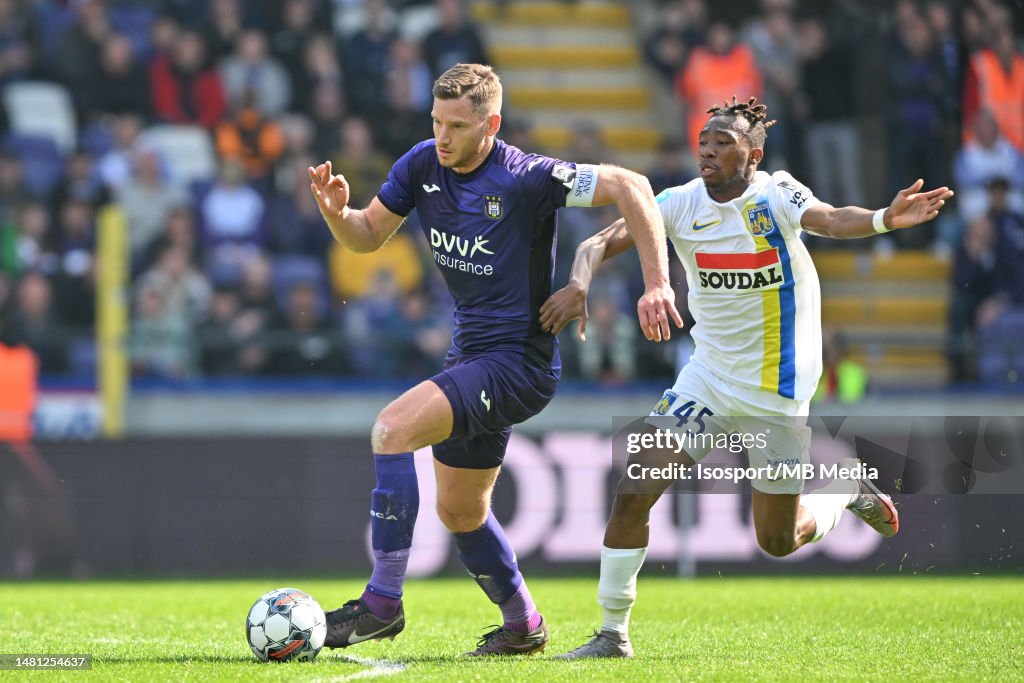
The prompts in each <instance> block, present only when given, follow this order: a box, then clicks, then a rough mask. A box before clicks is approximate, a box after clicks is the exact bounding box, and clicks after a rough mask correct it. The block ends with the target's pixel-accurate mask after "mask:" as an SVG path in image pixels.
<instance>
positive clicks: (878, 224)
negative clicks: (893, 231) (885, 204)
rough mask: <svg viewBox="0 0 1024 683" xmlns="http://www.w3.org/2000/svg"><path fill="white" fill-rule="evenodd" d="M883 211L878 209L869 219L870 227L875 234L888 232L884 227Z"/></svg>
mask: <svg viewBox="0 0 1024 683" xmlns="http://www.w3.org/2000/svg"><path fill="white" fill-rule="evenodd" d="M884 218H885V209H879V210H878V211H875V215H874V216H872V217H871V227H872V228H874V229H875V232H877V233H879V234H881V233H883V232H889V228H887V227H885V220H884Z"/></svg>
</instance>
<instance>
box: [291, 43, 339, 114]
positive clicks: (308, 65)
mask: <svg viewBox="0 0 1024 683" xmlns="http://www.w3.org/2000/svg"><path fill="white" fill-rule="evenodd" d="M344 84H345V80H344V74H343V73H342V70H341V63H340V62H339V61H338V51H337V50H336V49H335V46H334V39H333V38H332V37H331V36H330V35H329V34H326V33H318V34H316V35H314V36H312V37H311V38H310V39H309V41H308V42H307V43H305V46H304V50H303V52H302V69H301V71H300V72H299V73H298V74H297V76H296V77H295V78H293V85H294V86H295V87H294V88H293V92H294V96H293V97H292V102H293V107H294V108H296V109H298V110H299V111H302V112H305V113H306V114H308V115H310V116H313V115H315V113H316V106H317V105H316V97H315V93H316V92H317V90H318V89H319V88H320V87H321V86H323V87H329V88H334V89H336V90H338V91H339V92H343V91H342V90H341V88H342V87H343V86H344Z"/></svg>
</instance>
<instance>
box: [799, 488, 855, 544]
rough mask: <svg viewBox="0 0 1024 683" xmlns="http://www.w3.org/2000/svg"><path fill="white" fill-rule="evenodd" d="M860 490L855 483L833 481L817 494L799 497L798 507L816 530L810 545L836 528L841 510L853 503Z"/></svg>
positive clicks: (841, 514) (841, 513)
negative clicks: (807, 514)
mask: <svg viewBox="0 0 1024 683" xmlns="http://www.w3.org/2000/svg"><path fill="white" fill-rule="evenodd" d="M859 492H860V488H859V487H858V486H857V482H856V481H854V480H852V479H851V480H847V479H833V480H832V481H830V482H829V483H828V484H826V485H825V486H823V487H822V488H821V490H820V492H818V493H811V494H808V495H806V496H800V505H801V506H802V507H803V508H804V509H805V510H807V512H809V513H810V514H811V517H813V518H814V524H815V526H817V529H816V530H815V532H814V537H813V538H811V543H815V542H817V541H820V540H821V539H822V537H823V536H824V535H825V534H827V533H828V532H830V531H832V530H833V529H835V528H836V525H837V524H839V518H840V517H842V516H843V510H845V509H846V506H847V505H849V504H850V503H852V502H853V501H854V499H855V498H856V497H857V494H858V493H859Z"/></svg>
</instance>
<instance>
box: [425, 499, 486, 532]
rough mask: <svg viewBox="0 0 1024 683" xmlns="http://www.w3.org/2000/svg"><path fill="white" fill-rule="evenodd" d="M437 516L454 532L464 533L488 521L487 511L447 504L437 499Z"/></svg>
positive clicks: (445, 526)
mask: <svg viewBox="0 0 1024 683" xmlns="http://www.w3.org/2000/svg"><path fill="white" fill-rule="evenodd" d="M437 516H438V518H439V519H440V520H441V523H442V524H444V528H445V529H447V530H448V531H450V532H451V533H453V534H464V533H466V532H469V531H476V530H477V529H479V528H480V527H481V526H483V525H484V522H485V521H487V511H486V510H484V511H482V512H481V511H480V510H476V509H467V508H465V507H456V506H450V505H446V504H445V503H444V501H442V500H440V499H439V500H438V501H437Z"/></svg>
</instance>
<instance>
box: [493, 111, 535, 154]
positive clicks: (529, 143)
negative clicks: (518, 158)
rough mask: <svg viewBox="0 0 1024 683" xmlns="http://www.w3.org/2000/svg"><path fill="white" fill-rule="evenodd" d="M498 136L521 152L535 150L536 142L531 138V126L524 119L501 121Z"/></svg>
mask: <svg viewBox="0 0 1024 683" xmlns="http://www.w3.org/2000/svg"><path fill="white" fill-rule="evenodd" d="M498 136H499V137H500V138H501V139H502V140H504V141H505V142H507V143H508V144H510V145H512V146H513V147H518V148H519V149H521V150H532V149H537V140H536V138H534V136H533V126H532V125H531V124H530V122H529V121H528V120H526V119H516V118H508V119H502V121H501V130H499V131H498Z"/></svg>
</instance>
